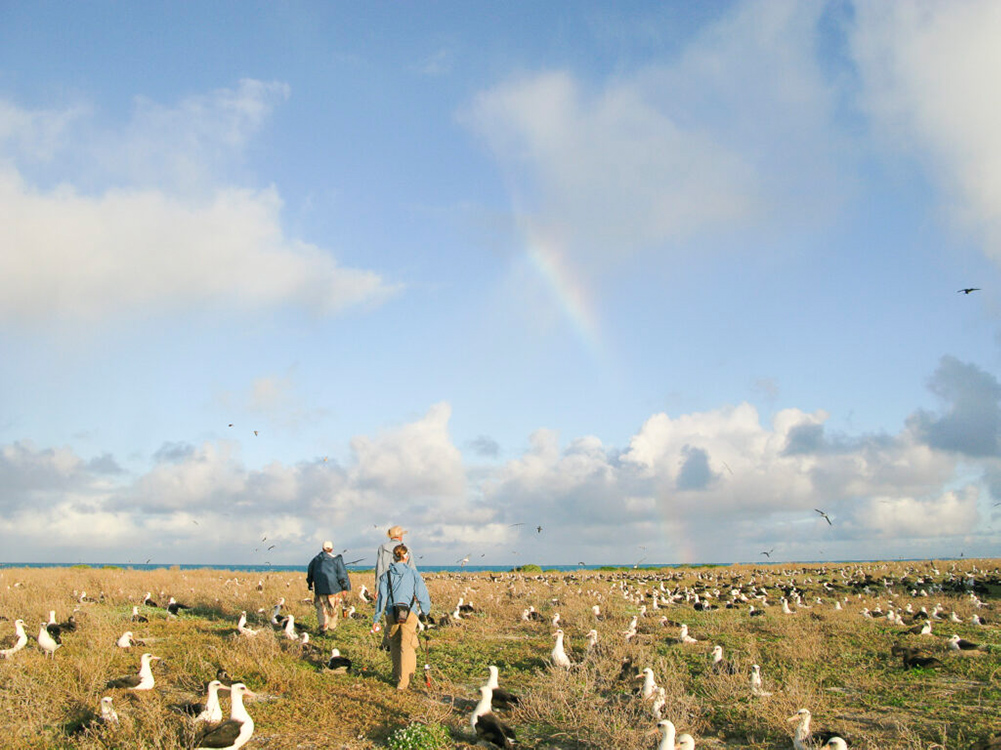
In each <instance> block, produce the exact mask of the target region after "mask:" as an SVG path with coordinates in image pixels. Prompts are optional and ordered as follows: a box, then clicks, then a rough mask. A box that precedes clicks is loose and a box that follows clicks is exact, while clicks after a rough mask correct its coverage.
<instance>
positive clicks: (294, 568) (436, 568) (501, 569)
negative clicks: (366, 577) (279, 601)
mask: <svg viewBox="0 0 1001 750" xmlns="http://www.w3.org/2000/svg"><path fill="white" fill-rule="evenodd" d="M704 565H715V563H704V564H700V565H698V566H687V565H680V564H676V563H665V564H663V565H650V564H643V565H642V566H639V567H637V566H635V565H631V564H622V565H615V564H608V565H539V567H540V568H542V570H544V571H549V572H551V571H557V572H569V571H576V570H608V569H610V568H614V569H630V570H658V569H660V568H683V567H703V566H704ZM2 568H95V569H100V568H122V569H124V570H170V569H175V568H176V569H178V570H206V569H207V570H232V571H237V572H244V573H297V572H298V573H302V572H305V570H306V565H305V564H302V565H267V564H266V565H199V564H195V563H155V562H154V563H140V564H135V563H71V562H2V563H0V569H2ZM347 568H348V570H352V571H362V570H372V566H371V565H348V566H347ZM418 569H419V570H421V571H423V572H426V573H510V572H511V571H512V570H514V567H513V566H511V565H419V566H418Z"/></svg>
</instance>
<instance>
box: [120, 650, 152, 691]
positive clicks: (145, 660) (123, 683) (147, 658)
mask: <svg viewBox="0 0 1001 750" xmlns="http://www.w3.org/2000/svg"><path fill="white" fill-rule="evenodd" d="M154 659H157V660H159V659H160V657H159V656H153V654H143V655H142V656H141V657H140V659H139V662H140V666H139V672H138V673H136V674H130V675H127V676H126V677H119V678H117V679H114V680H108V684H107V687H109V688H125V689H126V690H152V689H153V685H154V684H155V680H154V679H153V668H152V666H151V662H152V661H153V660H154Z"/></svg>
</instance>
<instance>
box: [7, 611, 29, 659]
mask: <svg viewBox="0 0 1001 750" xmlns="http://www.w3.org/2000/svg"><path fill="white" fill-rule="evenodd" d="M27 645H28V634H27V633H25V632H24V620H14V642H13V643H12V644H11V645H10V646H8V647H7V648H4V649H2V650H0V659H9V658H10V657H11V656H13V655H14V654H16V653H17V652H18V651H20V650H21V649H22V648H24V647H25V646H27Z"/></svg>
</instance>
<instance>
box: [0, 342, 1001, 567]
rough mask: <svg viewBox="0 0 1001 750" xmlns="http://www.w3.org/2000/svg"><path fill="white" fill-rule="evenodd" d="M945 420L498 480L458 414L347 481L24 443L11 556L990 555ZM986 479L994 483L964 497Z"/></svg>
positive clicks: (367, 453) (962, 383)
mask: <svg viewBox="0 0 1001 750" xmlns="http://www.w3.org/2000/svg"><path fill="white" fill-rule="evenodd" d="M930 387H931V388H932V389H933V390H934V391H935V392H937V393H940V394H945V395H947V396H948V397H949V398H950V399H951V401H950V403H959V402H962V401H963V396H962V394H970V393H973V394H978V395H977V396H976V398H977V399H982V398H988V400H989V399H990V398H996V396H995V395H993V394H994V392H995V389H996V384H995V383H993V380H992V379H991V378H989V377H986V376H985V375H984V373H982V372H980V371H979V370H977V368H973V367H970V366H966V365H963V364H962V363H959V362H956V361H951V360H944V361H943V365H942V366H941V367H940V368H939V370H938V371H937V372H936V374H935V376H934V377H933V378H932V380H931V382H930ZM974 403H980V401H977V400H976V399H974ZM952 413H955V412H952V411H947V414H946V416H945V417H942V418H927V416H926V415H924V414H923V413H922V412H917V416H915V417H914V418H912V419H911V420H909V421H908V422H907V423H906V424H905V426H904V427H903V428H902V429H901V430H900V431H899V432H898V433H896V434H892V435H856V436H847V437H846V436H835V437H832V436H829V435H828V434H827V433H826V430H825V425H826V422H827V420H828V418H829V417H828V415H827V413H825V412H823V411H816V412H804V411H802V410H798V409H792V408H790V409H785V410H782V411H780V412H777V413H776V414H774V415H773V416H772V417H771V419H770V420H769V421H768V422H767V423H766V422H763V421H762V419H761V417H760V415H759V414H758V412H757V411H756V409H755V408H754V407H753V406H751V405H749V404H739V405H736V406H729V407H724V408H720V409H715V410H710V411H705V412H697V413H692V414H684V415H679V416H675V417H672V416H670V415H667V414H654V415H652V416H650V417H649V418H648V419H647V420H646V421H645V422H644V424H643V425H642V426H641V427H640V428H639V429H638V430H637V431H636V434H635V435H633V436H632V438H631V439H630V440H629V442H628V444H627V445H626V446H624V447H618V446H609V445H606V444H604V443H603V442H602V441H601V440H600V439H599V438H598V437H596V436H584V437H576V438H571V439H569V440H567V441H565V442H564V441H561V439H560V436H559V434H558V433H557V432H556V431H554V430H549V429H539V430H536V431H535V432H534V433H532V434H531V435H530V436H529V445H528V447H527V448H526V449H525V450H524V451H523V452H522V454H521V455H518V456H515V457H514V458H511V459H510V460H507V461H504V462H502V463H501V464H499V465H497V466H490V467H484V466H482V465H475V466H472V467H469V466H466V465H464V464H463V461H462V457H461V453H460V451H459V450H458V448H457V447H456V446H455V444H454V443H453V441H452V439H451V436H450V434H449V428H448V424H449V419H450V416H451V408H450V406H449V405H448V404H447V403H440V404H435V405H433V406H432V407H430V408H429V409H428V411H427V413H426V414H424V415H423V416H421V417H419V418H417V419H414V420H412V421H410V422H407V423H403V424H398V425H395V426H392V427H389V428H386V429H385V430H383V431H381V432H378V433H375V434H372V435H358V436H356V437H355V438H354V439H352V440H351V442H350V448H351V455H350V457H349V458H348V460H346V461H344V462H343V464H339V463H336V462H324V461H319V460H315V461H304V462H300V463H297V464H291V465H290V464H284V463H281V462H272V463H270V464H267V465H264V466H261V467H257V468H253V467H248V466H247V465H246V464H245V462H244V461H243V459H242V457H241V456H240V453H239V450H238V446H237V445H236V444H231V443H228V442H225V441H221V442H206V443H203V444H201V445H190V444H186V443H167V444H164V445H163V446H162V447H161V448H160V449H158V450H157V451H156V453H155V454H154V456H153V460H154V465H153V466H152V467H151V468H150V469H149V470H148V471H146V472H145V473H143V474H141V475H140V476H136V477H130V476H123V475H122V474H121V473H108V470H110V469H113V468H114V467H115V466H117V464H116V463H115V462H114V459H113V457H110V456H100V457H98V458H97V459H96V460H95V459H92V460H90V461H87V460H84V459H83V458H81V457H80V456H78V455H77V454H76V453H75V452H73V451H72V450H70V449H66V448H63V449H51V448H40V447H36V446H34V445H33V444H31V443H28V442H20V443H13V444H8V445H5V446H0V544H2V545H4V547H5V548H9V549H11V550H29V551H30V550H32V549H52V548H53V546H54V545H62V544H64V543H65V544H70V543H73V539H72V538H71V536H70V534H71V531H73V530H77V529H80V528H88V529H90V528H91V521H93V530H94V531H93V540H92V541H89V542H88V544H91V545H92V546H91V547H90V549H92V550H100V549H102V548H103V549H108V550H123V549H125V546H124V545H126V542H125V541H122V540H128V539H144V538H146V537H149V536H150V535H154V536H155V538H156V544H158V545H162V547H163V549H164V550H166V551H169V550H171V549H174V552H172V553H171V554H175V555H176V554H179V552H177V550H180V549H189V548H190V550H191V553H192V554H197V553H198V551H199V550H200V549H201V550H204V548H205V547H204V544H205V542H207V541H209V537H207V536H205V535H206V534H208V533H209V532H210V531H211V533H213V534H215V535H216V537H217V543H216V544H215V546H214V547H213V549H217V550H218V552H219V554H220V555H224V554H225V555H229V554H233V555H237V558H235V559H238V560H247V559H248V557H247V555H248V554H249V553H248V552H247V549H248V547H251V545H248V542H250V543H254V542H255V539H260V535H263V534H266V535H267V536H268V537H269V539H276V538H278V537H277V536H276V534H277V533H278V532H277V531H273V530H272V529H276V530H277V529H281V530H282V531H281V534H282V535H283V536H282V537H281V538H282V540H283V541H282V544H283V545H286V546H287V547H288V548H289V550H290V551H289V553H288V554H292V549H293V548H301V547H302V546H304V545H306V546H309V547H310V548H312V546H315V543H317V542H318V541H320V537H325V536H327V535H329V534H331V533H333V534H335V535H336V538H337V539H338V546H339V547H342V548H343V547H346V548H351V549H358V548H370V547H371V548H374V546H375V545H376V544H377V543H378V542H379V541H381V534H382V533H383V532H384V529H385V526H386V523H387V520H392V522H398V523H404V524H405V525H408V526H409V527H410V528H411V529H412V530H414V531H415V537H414V540H415V544H417V545H418V548H419V549H420V550H421V553H422V554H424V555H426V556H429V557H428V561H431V560H432V559H434V560H435V561H436V562H443V563H451V562H454V561H455V559H458V558H461V557H462V556H464V555H466V554H474V555H476V554H489V556H490V558H491V559H490V562H494V563H496V562H504V561H510V562H511V564H516V563H518V562H527V561H530V560H531V559H532V558H534V559H535V561H541V562H557V561H564V562H575V561H577V560H581V559H584V560H586V561H598V562H610V561H617V562H630V558H632V561H633V562H635V561H637V560H640V559H642V558H643V557H644V556H647V557H649V559H650V561H670V560H678V559H686V560H702V561H706V560H720V561H726V560H733V559H745V560H746V559H757V554H758V551H759V550H760V549H762V547H760V546H759V545H766V546H765V547H763V548H764V549H769V548H771V547H773V546H776V545H778V546H779V547H780V549H779V552H778V554H779V555H781V556H783V557H785V558H787V559H788V558H789V557H790V556H798V557H799V558H800V559H803V558H806V559H814V558H815V557H816V556H817V555H819V554H820V552H818V550H821V549H827V550H829V551H830V553H831V554H839V555H843V556H852V557H860V556H861V557H872V556H884V555H888V554H891V553H892V554H894V555H896V554H904V555H907V556H915V555H921V554H929V555H931V554H942V553H943V551H948V550H951V549H952V545H955V544H957V543H959V541H960V540H967V541H966V542H964V544H967V543H969V544H977V543H982V544H984V545H987V544H990V543H996V541H997V540H996V535H994V536H993V537H992V535H991V534H992V532H990V530H983V529H980V520H981V514H982V513H984V512H985V510H986V504H985V503H983V502H982V497H981V496H982V494H984V490H985V489H986V490H988V491H991V492H993V491H995V490H996V485H997V484H998V480H997V476H998V474H999V473H1001V470H999V469H998V467H999V466H1001V461H999V460H998V458H996V457H994V456H977V455H964V454H960V453H959V452H958V451H957V450H956V449H955V446H954V445H952V444H945V443H943V444H941V445H939V444H936V443H935V442H934V441H930V440H928V439H927V435H929V434H934V433H935V430H936V429H937V427H936V425H938V423H939V422H941V421H942V420H944V419H946V418H947V417H948V416H949V414H952ZM945 434H949V432H948V431H945ZM961 461H962V463H961ZM977 470H979V471H982V472H984V474H985V476H984V480H983V483H984V484H983V486H981V484H980V483H978V482H975V481H971V480H970V477H971V476H972V475H973V473H974V472H976V471H977ZM978 505H984V506H985V508H984V509H981V508H978ZM818 507H819V508H823V509H824V510H825V511H827V512H828V514H830V515H831V517H832V518H833V520H834V525H833V526H829V525H828V524H827V523H826V522H825V521H824V520H823V519H821V518H820V517H819V516H818V515H817V514H816V512H815V511H814V508H818ZM67 519H69V520H68V521H67ZM537 526H541V527H542V528H543V531H542V532H541V533H540V532H538V531H537V530H536V527H537ZM42 529H48V536H45V537H44V538H43V537H42V536H41V535H42ZM417 529H419V535H418V534H417V532H416V530H417ZM610 530H614V533H612V532H611V531H610ZM64 535H65V536H64ZM314 537H315V538H314ZM722 539H725V540H726V542H725V544H723V543H721V540H722ZM992 539H993V542H992V541H991V540H992ZM101 540H103V541H101ZM978 540H979V541H978ZM102 544H103V545H104V546H103V547H102ZM171 544H176V545H178V546H176V547H174V548H172V547H171V546H170V545H171ZM199 544H201V546H199ZM7 545H11V546H9V547H8V546H7ZM943 545H949V546H948V547H943ZM640 547H644V548H646V550H645V551H644V550H641V549H640ZM252 548H254V549H257V551H258V552H260V545H259V544H256V543H255V544H253V545H252ZM59 549H60V550H62V549H64V547H62V546H59ZM835 550H836V551H835ZM9 554H13V553H9ZM109 554H110V553H109ZM122 554H124V553H122ZM278 554H279V552H275V554H274V557H275V558H276V560H277V559H281V558H278ZM140 559H142V558H140ZM206 562H208V560H206Z"/></svg>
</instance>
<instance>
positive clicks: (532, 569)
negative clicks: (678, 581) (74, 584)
mask: <svg viewBox="0 0 1001 750" xmlns="http://www.w3.org/2000/svg"><path fill="white" fill-rule="evenodd" d="M985 560H990V561H993V562H1001V560H999V559H998V558H989V557H984V558H980V557H960V558H949V557H936V558H925V557H920V558H909V559H901V560H778V561H775V562H771V561H761V560H756V561H752V562H733V563H714V562H706V563H660V564H646V565H639V566H637V565H633V564H629V563H626V564H621V565H618V564H615V563H605V564H601V565H542V564H529V565H528V566H512V565H420V566H418V567H419V569H420V570H422V571H424V572H427V573H463V572H465V573H512V572H528V573H537V572H539V571H540V570H541V571H542V572H558V573H567V572H573V571H580V570H588V571H621V570H626V571H627V570H636V571H642V570H662V569H664V568H675V569H687V568H728V567H733V566H738V565H751V566H774V565H861V564H866V565H871V564H875V563H915V562H936V563H939V562H941V563H954V562H973V561H981V562H982V561H985ZM524 567H528V568H529V570H527V571H524V570H519V568H524ZM3 568H76V569H82V568H92V569H94V570H102V569H113V570H117V569H121V570H171V569H174V568H177V569H179V570H206V569H207V570H219V571H226V570H229V571H234V572H242V573H289V572H302V571H304V570H305V569H306V563H302V564H301V565H237V564H225V565H219V564H208V563H205V564H203V563H157V562H150V563H148V564H146V563H138V564H137V563H114V562H100V563H83V562H78V563H71V562H0V570H2V569H3ZM372 569H373V568H372V566H370V565H349V566H348V570H350V571H351V572H354V573H361V572H364V571H367V570H372Z"/></svg>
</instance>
